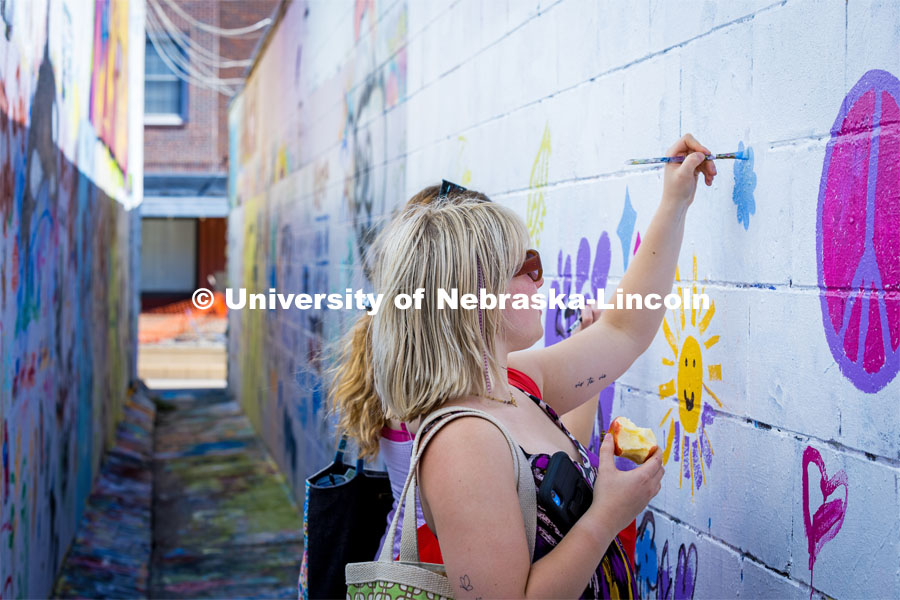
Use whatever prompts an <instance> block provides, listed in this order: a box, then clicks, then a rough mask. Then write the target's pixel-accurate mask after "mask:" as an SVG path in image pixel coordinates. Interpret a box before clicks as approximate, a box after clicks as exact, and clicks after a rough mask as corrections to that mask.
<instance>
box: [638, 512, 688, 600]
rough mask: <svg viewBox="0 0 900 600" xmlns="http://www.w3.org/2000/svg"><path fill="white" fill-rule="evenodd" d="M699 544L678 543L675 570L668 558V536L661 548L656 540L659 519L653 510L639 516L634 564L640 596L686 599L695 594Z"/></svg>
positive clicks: (658, 599)
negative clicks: (660, 549) (686, 545)
mask: <svg viewBox="0 0 900 600" xmlns="http://www.w3.org/2000/svg"><path fill="white" fill-rule="evenodd" d="M697 563H698V558H697V547H696V546H694V544H690V545H689V546H688V547H687V548H685V545H684V544H681V545H680V546H679V547H678V557H677V559H676V563H675V572H674V573H673V572H672V567H671V563H670V562H669V540H666V541H665V542H663V547H662V551H659V550H658V546H657V544H656V520H655V518H654V516H653V513H652V512H651V511H649V510H648V511H646V512H645V513H644V515H643V516H642V517H641V518H640V524H639V525H638V529H637V543H636V544H635V549H634V568H635V576H636V578H637V582H638V592H639V593H640V597H641V598H656V599H657V600H673V599H674V600H686V599H688V598H693V597H694V588H695V586H696V583H697V566H698V565H697Z"/></svg>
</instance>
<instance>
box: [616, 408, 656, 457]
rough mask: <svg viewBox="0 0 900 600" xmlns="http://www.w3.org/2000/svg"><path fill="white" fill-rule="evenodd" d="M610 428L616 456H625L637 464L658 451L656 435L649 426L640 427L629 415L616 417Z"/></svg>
mask: <svg viewBox="0 0 900 600" xmlns="http://www.w3.org/2000/svg"><path fill="white" fill-rule="evenodd" d="M609 430H610V431H611V432H612V435H613V442H615V453H616V456H624V457H625V458H627V459H630V460H633V461H634V462H636V463H637V464H639V465H640V464H643V463H644V461H645V460H647V459H648V458H649V457H650V455H651V454H653V453H654V452H656V449H657V445H656V435H654V433H653V431H652V430H651V429H649V428H647V427H638V426H637V425H635V424H634V423H632V422H631V420H630V419H628V418H627V417H616V418H615V420H613V422H612V424H611V425H610V426H609Z"/></svg>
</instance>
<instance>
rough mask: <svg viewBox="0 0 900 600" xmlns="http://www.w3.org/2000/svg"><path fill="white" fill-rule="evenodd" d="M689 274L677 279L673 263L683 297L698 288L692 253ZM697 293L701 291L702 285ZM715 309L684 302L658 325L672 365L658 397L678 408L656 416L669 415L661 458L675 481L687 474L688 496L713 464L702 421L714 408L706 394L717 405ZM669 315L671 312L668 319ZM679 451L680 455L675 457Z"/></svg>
mask: <svg viewBox="0 0 900 600" xmlns="http://www.w3.org/2000/svg"><path fill="white" fill-rule="evenodd" d="M692 274H693V278H692V280H691V282H690V285H689V286H688V285H686V284H682V283H681V281H682V280H681V274H680V273H679V271H678V269H677V268H676V269H675V284H676V290H677V294H678V295H679V296H681V297H682V298H684V293H685V292H687V291H688V289H689V290H690V295H691V297H693V296H694V295H696V294H697V293H698V291H697V257H696V256H695V257H694V263H693V273H692ZM699 293H700V294H705V293H706V288H705V287H703V288H701V289H700V291H699ZM715 314H716V305H715V302H712V301H710V303H709V308H708V309H706V310H705V311H704V310H703V309H702V308H694V307H693V306H690V307H687V306H685V305H682V307H681V308H678V309H674V310H672V311H671V312H670V313H669V314H668V315H667V316H666V318H665V319H664V320H663V324H662V330H663V334H664V335H665V337H666V342H667V343H668V345H669V349H670V350H671V351H672V356H671V357H668V356H664V357H663V358H662V364H663V365H665V366H667V367H673V368H674V370H675V376H674V377H673V378H672V379H670V380H669V381H667V382H665V383H663V384H661V385H660V386H659V398H660V400H667V399H669V398H673V397H674V398H675V401H676V402H677V403H678V411H677V412H674V411H675V407H672V408H669V410H668V411H666V414H665V416H664V417H663V418H662V420H661V421H660V423H659V425H660V427H662V426H663V424H664V423H666V421H668V434H666V435H664V436H663V437H664V439H665V440H666V443H665V449H664V450H663V464H668V462H669V458H671V459H672V460H673V461H674V463H675V465H676V466H677V468H678V469H679V471H680V473H681V476H680V477H678V485H679V487H680V486H681V485H682V482H683V481H684V480H685V479H687V480H688V485H689V487H690V488H691V496H693V495H694V489H695V488H696V489H698V490H699V489H700V486H701V485H703V481H704V479H706V470H707V469H709V468H711V467H712V457H713V455H714V454H715V452H714V451H713V448H712V444H711V443H710V439H709V432H708V431H707V430H706V428H707V427H709V426H710V425H712V424H713V420H714V417H715V409H714V408H713V406H712V403H710V402H709V400H707V399H705V398H704V394H703V392H704V391H705V392H706V398H711V399H712V400H713V401H714V402H715V403H716V406H718V407H719V408H721V407H722V401H721V400H719V398H718V396H716V394H715V392H713V390H712V389H711V387H710V384H711V383H712V382H714V381H721V380H722V365H721V364H720V363H714V364H710V362H711V360H712V359H710V358H709V355H710V352H711V348H712V347H713V346H715V345H716V344H717V343H718V342H719V336H718V335H713V334H712V331H713V330H710V331H707V329H709V326H710V324H711V323H712V319H713V317H714V316H715ZM669 317H671V324H670V320H669ZM704 355H706V356H707V365H706V368H705V369H704V368H703V357H704ZM679 456H680V461H679Z"/></svg>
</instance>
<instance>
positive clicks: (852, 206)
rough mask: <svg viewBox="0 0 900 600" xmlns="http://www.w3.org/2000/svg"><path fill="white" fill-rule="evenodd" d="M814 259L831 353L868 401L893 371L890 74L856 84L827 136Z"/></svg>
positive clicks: (895, 177)
mask: <svg viewBox="0 0 900 600" xmlns="http://www.w3.org/2000/svg"><path fill="white" fill-rule="evenodd" d="M816 255H817V261H818V271H819V273H818V274H819V289H820V290H821V293H820V299H821V305H822V323H823V325H824V327H825V338H826V340H827V341H828V346H829V347H830V348H831V354H832V355H833V356H834V359H835V360H836V361H837V363H838V365H839V366H840V369H841V372H842V373H843V374H844V376H845V377H847V378H848V379H849V380H850V381H852V382H853V384H854V385H855V386H856V387H857V388H859V389H860V390H862V391H864V392H868V393H875V392H877V391H879V390H880V389H882V388H883V387H884V386H886V385H887V384H888V383H890V381H891V380H892V379H893V378H894V377H895V376H896V374H897V371H898V369H900V351H898V347H900V81H898V80H897V78H896V77H894V76H893V75H891V74H890V73H888V72H887V71H879V70H873V71H869V72H867V73H866V74H865V75H863V76H862V78H860V80H859V81H858V82H857V83H856V85H855V86H853V89H852V90H850V93H849V94H847V97H846V98H844V102H843V104H842V105H841V110H840V112H839V113H838V116H837V119H835V121H834V125H833V126H832V128H831V140H830V141H829V142H828V147H827V150H826V152H825V163H824V165H823V167H822V178H821V181H820V183H819V206H818V220H817V223H816Z"/></svg>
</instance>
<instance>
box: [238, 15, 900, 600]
mask: <svg viewBox="0 0 900 600" xmlns="http://www.w3.org/2000/svg"><path fill="white" fill-rule="evenodd" d="M898 22H900V7H898V6H897V5H895V4H892V3H881V4H878V3H874V2H873V3H868V2H867V3H853V2H851V3H827V4H821V3H816V4H813V3H808V2H794V1H788V2H764V1H759V2H755V1H754V2H735V3H732V2H729V3H716V2H688V3H679V4H674V3H669V2H657V1H656V0H650V1H645V2H634V3H627V4H624V3H622V4H618V3H598V2H594V1H593V0H546V1H538V0H534V1H532V2H517V1H516V2H479V1H477V0H462V1H458V2H457V1H451V0H435V1H433V2H406V1H403V0H401V1H399V2H391V1H387V0H384V1H382V0H357V1H350V0H347V1H344V2H329V3H318V2H304V0H294V1H293V2H288V3H286V10H285V12H284V14H283V15H282V17H281V19H280V21H279V22H278V24H277V26H276V27H275V28H274V30H273V33H272V35H271V36H270V38H269V41H268V44H267V45H266V46H265V47H264V49H263V51H262V52H261V53H260V55H259V59H258V61H257V63H256V65H255V67H254V69H253V71H252V74H251V76H250V78H249V80H248V83H247V86H246V88H245V89H244V90H243V91H242V92H241V93H240V95H239V96H238V97H237V98H236V99H235V101H234V102H233V103H232V106H231V112H230V148H231V164H230V168H231V179H230V190H231V203H232V213H231V218H230V223H229V242H228V253H229V255H228V256H229V267H228V268H229V285H230V286H233V287H239V286H243V287H246V288H248V291H256V292H263V293H265V292H267V291H268V290H269V289H270V288H276V289H277V290H278V291H286V292H319V293H332V292H344V291H345V290H346V289H347V288H352V289H354V290H355V289H356V288H363V289H367V287H368V286H370V285H371V284H370V282H369V279H368V276H369V273H370V267H371V265H369V264H367V259H366V250H367V248H368V247H369V245H370V244H371V243H372V240H373V238H374V236H375V235H376V234H377V232H378V231H379V230H380V228H381V227H382V226H383V224H384V223H385V221H386V220H387V219H389V218H390V217H391V215H392V213H393V212H394V211H395V210H396V209H397V208H398V207H399V206H400V205H401V204H402V203H404V202H405V200H406V199H408V198H409V197H410V196H411V195H412V194H413V193H415V192H416V191H418V190H419V189H421V188H422V187H424V186H425V185H429V184H433V183H437V182H439V181H440V179H442V178H446V179H450V180H453V181H456V182H459V183H461V184H463V185H467V186H469V187H472V188H475V189H478V190H482V191H484V192H486V193H488V194H489V195H490V196H491V197H492V198H493V199H494V200H496V201H499V202H502V203H504V204H507V205H509V206H510V207H512V208H514V209H515V210H517V211H518V212H519V213H520V214H521V216H522V218H523V220H524V221H525V222H526V224H527V227H528V229H529V232H530V233H531V234H532V236H533V238H534V240H535V243H536V244H537V246H538V247H539V249H540V250H541V252H542V254H543V256H544V270H545V271H544V273H545V279H546V283H545V290H547V291H549V289H550V288H554V289H556V290H557V291H569V292H575V291H579V292H582V293H586V294H591V293H592V292H593V291H594V290H595V289H596V288H598V287H600V288H601V289H603V288H605V290H606V293H607V295H610V294H612V293H613V292H614V291H615V288H616V285H617V283H618V282H619V281H620V280H621V277H622V275H623V273H624V271H625V269H626V268H627V267H628V265H629V260H630V258H631V257H632V256H633V254H634V252H635V251H636V250H637V248H638V247H639V246H640V242H641V234H642V232H644V231H645V230H646V228H647V226H648V224H649V223H650V220H651V217H652V215H653V214H654V211H655V209H656V207H657V205H658V203H659V200H660V194H661V191H662V172H661V171H660V170H659V169H656V168H653V167H647V166H639V167H627V166H626V165H625V162H626V159H629V158H636V157H649V156H659V155H661V154H662V153H663V152H664V151H665V150H666V148H667V147H668V146H669V145H670V144H671V143H672V142H674V141H675V140H676V139H677V138H678V137H680V136H681V135H682V134H683V133H688V132H690V133H693V134H694V135H695V136H697V137H698V138H699V139H700V140H701V141H703V142H704V143H705V144H706V145H708V146H709V147H710V148H712V149H713V151H715V152H732V151H737V150H741V151H743V152H744V153H745V154H746V156H747V160H744V161H733V162H727V161H720V164H718V172H719V176H718V177H717V179H716V182H715V184H714V185H713V187H712V188H706V187H704V186H701V189H700V190H699V191H698V193H697V199H696V201H695V202H694V204H693V206H692V207H691V209H690V213H689V215H688V221H687V227H686V233H685V238H684V244H683V246H682V250H681V254H680V258H679V262H678V272H677V275H676V281H675V284H674V286H673V291H676V292H680V291H688V290H690V291H696V292H705V293H706V294H708V295H709V297H710V299H711V300H712V302H711V304H710V305H709V307H708V308H704V309H698V310H690V309H689V310H673V311H669V312H668V314H667V315H666V318H665V321H664V323H663V325H662V326H661V328H660V331H659V333H658V335H657V337H656V340H655V341H654V343H653V344H652V346H651V347H650V349H649V350H648V351H647V352H646V353H645V354H644V355H643V356H642V357H641V358H639V359H638V361H637V362H636V363H635V364H634V365H633V366H632V368H631V369H630V370H629V371H628V372H627V373H625V375H624V376H622V377H621V378H620V379H619V380H618V381H616V382H615V383H614V385H610V386H609V387H607V388H606V390H604V392H603V393H602V394H601V395H600V397H599V398H598V399H597V406H598V409H597V421H598V429H599V428H601V427H603V426H605V425H607V424H608V423H609V421H610V419H611V417H613V416H615V415H625V416H628V417H629V418H631V419H632V420H633V421H635V422H637V423H639V424H642V425H645V426H648V427H651V428H653V429H654V431H655V433H656V436H657V438H658V439H659V440H660V442H661V446H662V451H663V456H664V460H665V462H666V469H667V470H666V476H665V478H664V480H663V489H662V491H661V492H660V494H659V495H658V496H657V497H656V498H655V499H654V500H653V502H652V503H651V504H650V507H649V509H648V510H647V511H646V512H645V513H644V514H643V515H642V516H641V517H639V519H638V525H639V529H640V531H639V540H638V552H637V554H638V557H637V558H638V565H637V567H638V575H639V580H640V585H641V589H642V590H643V594H644V595H645V596H647V597H656V598H673V597H674V598H689V597H697V598H721V597H735V596H738V595H740V596H746V597H794V598H806V597H810V596H828V597H836V598H844V597H857V596H872V597H897V596H900V567H898V565H900V519H898V514H900V400H898V399H900V377H898V376H897V375H898V370H900V233H898V232H900V217H898V215H900V81H898V78H900V55H898V54H897V52H896V49H897V47H898V45H900V30H898V29H897V27H896V23H898ZM356 316H357V315H355V314H353V313H351V312H342V311H327V310H322V311H309V310H308V311H300V310H292V311H288V310H273V311H258V310H257V311H250V310H243V311H231V313H230V315H229V319H230V330H229V331H230V338H229V383H230V386H231V387H232V389H233V390H234V391H235V393H236V394H238V395H239V396H240V398H241V400H242V402H243V404H244V406H245V407H246V409H247V412H248V413H249V414H250V416H251V418H252V419H253V421H254V423H255V425H256V427H257V428H258V429H259V431H260V432H261V434H262V435H263V436H264V438H265V439H266V441H267V443H268V445H269V447H270V448H271V450H272V452H273V454H274V455H275V456H276V458H277V460H278V462H279V463H280V465H281V468H282V469H283V470H284V472H285V473H286V474H287V475H288V477H289V480H290V481H291V482H292V484H293V486H294V490H295V493H296V494H297V497H298V500H299V499H300V498H301V497H302V493H303V480H304V478H305V477H306V476H307V475H309V474H311V473H312V472H314V471H315V470H317V469H319V468H321V467H322V466H323V465H324V464H325V463H326V462H327V461H328V460H329V459H330V456H331V454H332V452H333V450H332V449H333V444H334V440H333V437H332V434H331V427H330V422H329V418H328V415H327V414H326V401H325V392H324V390H323V373H324V371H323V369H325V368H326V367H327V366H328V365H327V363H326V364H322V362H321V361H319V360H317V357H318V356H319V353H320V351H321V350H322V348H327V347H328V345H329V343H330V342H331V341H332V340H335V339H337V338H338V336H339V335H340V334H341V333H342V332H343V331H346V329H347V328H348V327H349V326H350V325H351V324H352V322H353V321H354V319H355V318H356ZM575 319H576V315H575V314H574V313H573V312H572V311H547V312H546V314H545V321H544V325H545V336H544V339H543V341H542V342H541V343H543V344H554V343H557V342H559V341H560V340H562V339H564V338H565V337H568V335H569V330H570V326H571V324H572V323H573V322H574V321H575Z"/></svg>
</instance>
